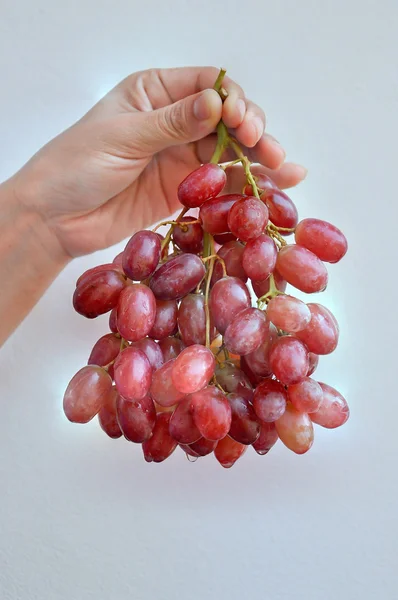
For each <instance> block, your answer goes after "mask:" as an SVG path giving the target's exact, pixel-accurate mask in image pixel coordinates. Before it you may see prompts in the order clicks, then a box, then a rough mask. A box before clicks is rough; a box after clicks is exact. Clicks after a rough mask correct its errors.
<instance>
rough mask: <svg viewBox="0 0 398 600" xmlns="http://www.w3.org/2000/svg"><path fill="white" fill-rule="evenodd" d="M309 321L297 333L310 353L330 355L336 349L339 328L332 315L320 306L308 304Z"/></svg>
mask: <svg viewBox="0 0 398 600" xmlns="http://www.w3.org/2000/svg"><path fill="white" fill-rule="evenodd" d="M308 308H309V309H310V311H311V321H310V322H309V324H308V325H307V327H306V328H305V329H303V330H302V331H299V332H298V333H297V337H298V338H299V339H300V340H301V341H303V342H304V344H305V345H306V346H307V348H308V350H309V351H310V352H314V353H315V354H330V353H331V352H333V350H335V349H336V347H337V344H338V341H339V326H338V323H337V321H336V319H335V317H334V316H333V315H332V313H331V312H330V310H328V309H327V308H326V307H325V306H322V304H315V303H312V304H308Z"/></svg>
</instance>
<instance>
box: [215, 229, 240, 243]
mask: <svg viewBox="0 0 398 600" xmlns="http://www.w3.org/2000/svg"><path fill="white" fill-rule="evenodd" d="M213 237H214V241H215V242H216V244H219V245H220V246H224V244H227V243H228V242H235V241H236V235H234V234H233V233H229V232H226V233H216V234H215V235H214V236H213Z"/></svg>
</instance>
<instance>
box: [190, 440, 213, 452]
mask: <svg viewBox="0 0 398 600" xmlns="http://www.w3.org/2000/svg"><path fill="white" fill-rule="evenodd" d="M216 446H217V442H214V441H212V440H206V439H205V438H203V437H201V438H199V439H198V441H197V442H194V443H193V444H189V446H188V448H189V449H190V450H191V452H193V453H194V454H196V456H207V454H211V453H212V452H213V450H214V449H215V447H216Z"/></svg>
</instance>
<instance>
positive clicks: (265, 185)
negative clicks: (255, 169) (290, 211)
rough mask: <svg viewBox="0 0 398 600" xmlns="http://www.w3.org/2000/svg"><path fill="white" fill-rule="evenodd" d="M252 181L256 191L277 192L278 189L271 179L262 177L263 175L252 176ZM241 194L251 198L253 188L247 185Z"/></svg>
mask: <svg viewBox="0 0 398 600" xmlns="http://www.w3.org/2000/svg"><path fill="white" fill-rule="evenodd" d="M254 180H255V182H256V186H257V189H258V190H261V191H264V190H278V187H277V186H276V185H275V183H274V182H273V181H272V179H271V178H270V177H268V175H264V173H260V174H259V175H255V176H254ZM278 191H279V190H278ZM243 192H244V193H245V194H247V195H248V196H253V195H254V190H253V187H252V185H251V184H250V183H247V184H246V185H245V188H244V190H243Z"/></svg>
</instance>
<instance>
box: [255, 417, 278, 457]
mask: <svg viewBox="0 0 398 600" xmlns="http://www.w3.org/2000/svg"><path fill="white" fill-rule="evenodd" d="M277 441H278V433H277V431H276V427H275V423H264V422H263V423H261V431H260V436H259V437H258V439H257V440H256V441H255V442H254V443H253V448H254V449H255V451H256V452H257V454H260V455H261V456H264V454H268V452H269V451H270V450H271V448H272V446H274V445H275V444H276V442H277Z"/></svg>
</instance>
